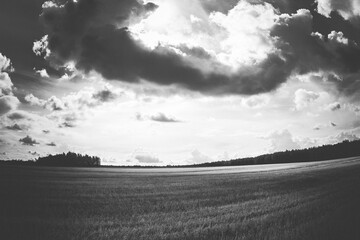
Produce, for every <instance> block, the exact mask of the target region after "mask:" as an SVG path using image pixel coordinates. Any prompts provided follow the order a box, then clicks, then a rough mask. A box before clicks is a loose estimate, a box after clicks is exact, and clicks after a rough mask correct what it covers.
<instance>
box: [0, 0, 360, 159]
mask: <svg viewBox="0 0 360 240" xmlns="http://www.w3.org/2000/svg"><path fill="white" fill-rule="evenodd" d="M16 6H23V9H27V11H28V13H27V14H25V15H24V14H23V13H22V11H19V9H18V8H16ZM359 8H360V6H359V4H358V2H357V0H346V1H343V0H313V1H311V0H309V1H302V3H299V1H295V0H285V1H284V0H241V1H234V0H227V1H215V0H183V1H178V0H154V1H145V2H141V1H135V0H133V1H132V0H129V1H116V0H102V1H100V0H94V1H90V0H78V1H67V0H59V1H55V0H54V1H47V2H45V3H44V2H43V1H41V0H36V1H31V3H29V1H25V0H16V1H14V3H4V7H2V9H1V10H0V16H1V21H0V22H1V23H0V31H1V36H2V37H1V39H0V53H1V55H0V71H1V72H0V128H1V129H0V154H1V155H0V156H1V157H0V159H34V158H37V157H38V156H43V155H47V154H54V153H61V152H66V151H75V152H79V153H86V154H91V155H97V156H99V157H101V158H102V159H103V163H104V164H112V165H138V164H140V165H167V164H176V165H177V164H192V163H202V162H209V161H218V160H228V159H233V158H239V157H247V156H255V155H260V154H264V153H270V152H274V151H283V150H291V149H299V148H305V147H313V146H319V145H323V144H333V143H337V142H341V141H343V140H346V139H348V140H354V139H358V138H359V134H360V118H359V116H360V103H359V100H360V28H359V26H360V24H359V23H360V9H359ZM5 22H7V23H9V22H13V24H12V25H9V24H7V23H5ZM3 36H4V37H3Z"/></svg>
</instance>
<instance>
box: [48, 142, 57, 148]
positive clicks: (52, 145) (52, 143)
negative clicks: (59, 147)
mask: <svg viewBox="0 0 360 240" xmlns="http://www.w3.org/2000/svg"><path fill="white" fill-rule="evenodd" d="M46 146H50V147H56V144H55V143H54V142H50V143H47V144H46Z"/></svg>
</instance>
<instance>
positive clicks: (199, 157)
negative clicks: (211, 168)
mask: <svg viewBox="0 0 360 240" xmlns="http://www.w3.org/2000/svg"><path fill="white" fill-rule="evenodd" d="M212 161H214V160H213V159H212V158H210V157H209V156H207V155H205V154H203V153H201V152H200V151H199V150H197V149H196V150H194V151H192V152H191V158H189V159H188V160H187V162H188V163H190V164H197V163H205V162H212Z"/></svg>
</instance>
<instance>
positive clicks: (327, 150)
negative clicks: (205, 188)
mask: <svg viewBox="0 0 360 240" xmlns="http://www.w3.org/2000/svg"><path fill="white" fill-rule="evenodd" d="M355 156H360V140H355V141H352V142H350V141H348V140H346V141H343V142H341V143H337V144H334V145H324V146H320V147H312V148H306V149H297V150H288V151H283V152H275V153H270V154H264V155H260V156H257V157H248V158H238V159H232V160H227V161H226V160H225V161H217V162H207V163H201V164H196V165H190V166H196V167H215V166H240V165H256V164H272V163H294V162H312V161H324V160H331V159H337V158H347V157H355Z"/></svg>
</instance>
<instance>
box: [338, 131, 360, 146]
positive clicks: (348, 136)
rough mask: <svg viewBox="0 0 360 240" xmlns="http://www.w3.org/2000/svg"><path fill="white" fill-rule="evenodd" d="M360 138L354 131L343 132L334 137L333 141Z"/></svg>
mask: <svg viewBox="0 0 360 240" xmlns="http://www.w3.org/2000/svg"><path fill="white" fill-rule="evenodd" d="M359 139H360V138H359V137H358V136H357V135H356V134H354V133H352V132H341V133H339V134H338V135H336V136H335V137H333V138H332V142H334V143H338V142H343V141H345V140H349V141H355V140H359Z"/></svg>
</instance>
